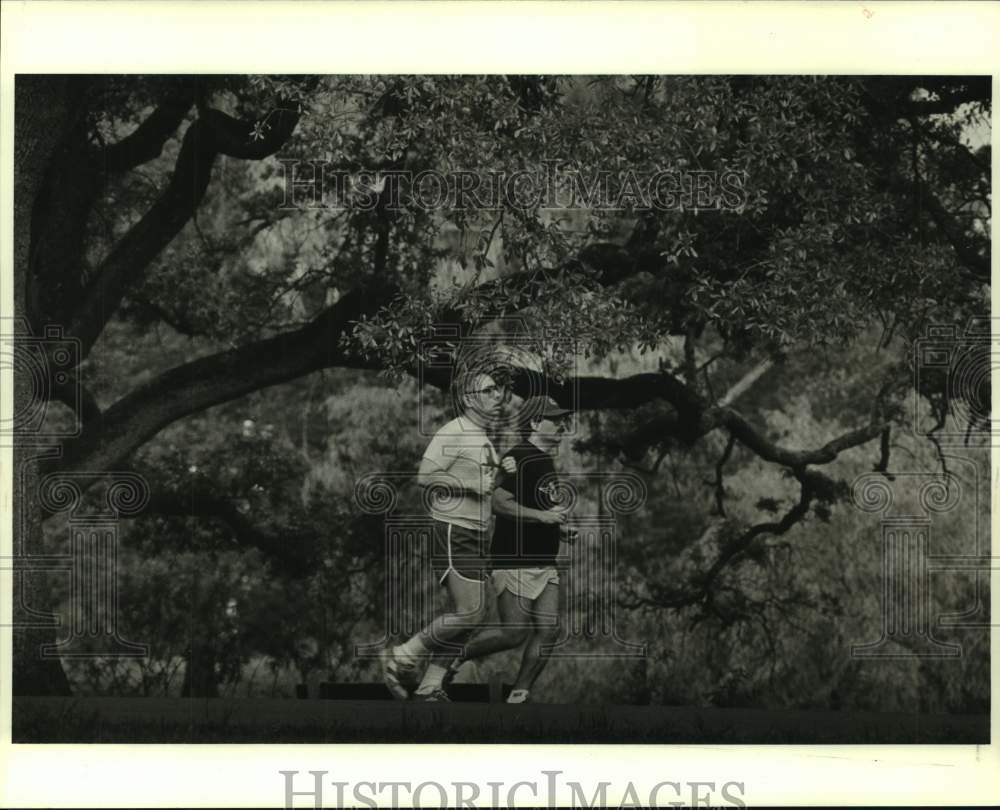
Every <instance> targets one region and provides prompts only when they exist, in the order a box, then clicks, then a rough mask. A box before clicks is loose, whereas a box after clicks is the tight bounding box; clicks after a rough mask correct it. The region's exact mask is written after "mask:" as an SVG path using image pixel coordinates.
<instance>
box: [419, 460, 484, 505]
mask: <svg viewBox="0 0 1000 810" xmlns="http://www.w3.org/2000/svg"><path fill="white" fill-rule="evenodd" d="M446 458H448V459H450V462H451V463H447V465H446V466H445V467H442V466H441V462H439V461H436V460H434V459H430V458H428V457H427V456H424V457H423V458H422V459H420V467H419V468H418V469H417V485H418V486H421V487H424V488H425V489H428V488H430V489H433V488H440V489H441V490H443V491H447V492H454V493H456V494H461V493H471V494H472V495H475V496H476V497H478V498H487V497H489V495H490V492H491V491H492V478H490V477H489V476H482V475H480V476H478V477H477V478H475V479H473V480H469V479H461V478H459V477H458V476H456V475H453V474H452V473H450V472H448V471H449V470H450V469H451V467H452V465H453V462H454V456H449V457H446Z"/></svg>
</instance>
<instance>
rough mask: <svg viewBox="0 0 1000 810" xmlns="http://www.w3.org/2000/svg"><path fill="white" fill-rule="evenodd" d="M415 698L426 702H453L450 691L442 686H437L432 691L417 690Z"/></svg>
mask: <svg viewBox="0 0 1000 810" xmlns="http://www.w3.org/2000/svg"><path fill="white" fill-rule="evenodd" d="M413 700H419V701H422V702H424V703H451V698H450V697H448V693H447V692H445V691H444V689H441V688H440V687H435V688H434V689H432V690H431V691H430V692H416V693H415V694H414V695H413Z"/></svg>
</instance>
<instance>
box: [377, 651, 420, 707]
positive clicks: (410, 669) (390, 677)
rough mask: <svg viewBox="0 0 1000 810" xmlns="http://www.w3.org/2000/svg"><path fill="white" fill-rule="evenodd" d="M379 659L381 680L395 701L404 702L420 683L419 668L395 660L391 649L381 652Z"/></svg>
mask: <svg viewBox="0 0 1000 810" xmlns="http://www.w3.org/2000/svg"><path fill="white" fill-rule="evenodd" d="M379 658H380V659H381V661H382V680H383V681H384V682H385V685H386V687H387V688H388V689H389V691H390V692H391V693H392V696H393V697H394V698H396V700H406V699H408V698H409V697H410V692H412V691H413V690H414V689H416V688H417V685H418V684H419V683H420V667H418V666H416V665H415V664H404V663H403V662H402V661H400V660H399V659H398V658H396V655H395V652H394V651H393V649H392V648H391V647H386V648H385V649H383V650H382V652H381V654H380V655H379Z"/></svg>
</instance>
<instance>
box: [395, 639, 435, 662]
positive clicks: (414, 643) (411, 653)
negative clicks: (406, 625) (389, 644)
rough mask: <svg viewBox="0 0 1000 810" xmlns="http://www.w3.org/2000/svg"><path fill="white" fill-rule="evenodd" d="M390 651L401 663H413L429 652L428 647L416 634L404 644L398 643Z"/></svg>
mask: <svg viewBox="0 0 1000 810" xmlns="http://www.w3.org/2000/svg"><path fill="white" fill-rule="evenodd" d="M392 652H393V655H395V656H396V659H397V660H398V661H399V662H400V663H401V664H407V665H413V664H416V663H417V661H418V660H419V659H421V658H423V657H424V656H426V655H427V653H429V652H430V649H429V648H428V647H427V645H426V644H424V642H423V639H421V638H420V635H419V634H418V635H415V636H414V637H413V638H411V639H410V640H409V641H407V642H406V643H405V644H400V645H399V646H398V647H396V648H395V649H394V650H393V651H392Z"/></svg>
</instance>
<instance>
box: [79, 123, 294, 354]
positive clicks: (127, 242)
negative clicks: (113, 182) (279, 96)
mask: <svg viewBox="0 0 1000 810" xmlns="http://www.w3.org/2000/svg"><path fill="white" fill-rule="evenodd" d="M298 118H299V114H298V112H297V111H291V110H286V109H279V110H278V111H277V115H276V118H275V120H274V122H273V123H272V124H271V125H270V129H269V130H267V131H266V132H265V133H264V134H262V135H261V137H260V138H258V139H257V140H255V139H254V132H255V128H254V126H253V125H251V124H248V123H247V122H245V121H240V120H239V119H236V118H233V117H232V116H229V115H226V114H225V113H222V112H219V111H218V110H211V109H207V110H205V111H204V112H203V113H202V115H201V116H200V117H199V118H198V120H197V121H195V122H194V123H193V124H191V126H189V127H188V129H187V132H186V133H185V134H184V141H183V143H182V145H181V151H180V154H179V155H178V157H177V164H176V166H175V168H174V173H173V176H172V177H171V178H170V184H169V185H168V186H167V188H166V190H165V191H164V192H163V194H162V195H161V196H160V198H159V199H158V200H157V201H156V202H155V203H154V204H153V206H152V207H151V208H150V209H149V211H148V212H147V213H146V215H145V216H144V217H143V218H142V219H141V220H139V222H137V223H136V224H135V225H133V226H132V228H130V229H129V231H128V233H126V234H125V235H124V236H123V237H122V238H121V239H120V240H119V242H118V244H116V245H115V247H114V248H113V249H112V251H111V253H109V254H108V256H106V257H105V259H104V261H103V262H101V264H100V266H99V267H98V268H97V270H96V278H95V280H94V281H93V282H92V283H91V284H90V286H88V287H87V289H86V290H85V291H84V294H83V296H82V299H81V301H80V303H79V305H78V306H77V307H76V310H75V312H74V313H73V316H72V318H71V319H70V322H69V326H68V328H67V334H68V336H70V337H73V338H76V339H78V340H79V341H80V342H81V344H82V347H81V348H82V351H81V357H86V355H87V353H88V352H89V351H90V348H91V347H92V346H93V345H94V342H95V341H96V340H97V337H98V336H99V335H100V334H101V332H102V331H103V329H104V325H105V324H106V323H107V321H108V319H109V318H110V317H111V315H112V314H114V312H115V311H116V310H117V309H118V306H119V304H120V303H121V300H122V298H123V297H124V295H125V292H126V291H127V290H128V289H129V287H131V286H132V285H133V284H134V283H135V282H136V281H137V280H138V279H139V278H140V277H141V275H142V273H143V271H144V270H145V269H146V267H147V266H148V265H149V263H150V262H151V261H152V260H153V259H154V258H156V256H158V255H159V254H160V252H161V251H162V250H163V249H164V248H165V247H166V246H167V245H168V244H169V243H170V242H171V240H172V239H173V238H174V237H175V236H177V234H178V233H180V231H181V229H182V228H183V227H184V226H185V225H186V224H187V222H188V220H189V219H190V218H191V216H192V215H193V214H194V212H195V210H196V209H197V207H198V205H199V204H200V203H201V201H202V199H203V198H204V196H205V192H206V191H207V189H208V183H209V180H210V178H211V174H212V166H213V165H214V163H215V158H216V157H217V156H218V155H219V154H224V155H231V156H233V157H240V158H246V159H249V160H259V159H261V158H265V157H268V156H269V155H272V154H274V153H275V152H276V151H277V150H278V149H279V148H280V147H281V146H282V144H284V143H285V141H286V140H287V139H288V137H289V136H290V135H291V133H292V130H293V129H294V128H295V125H296V123H297V122H298Z"/></svg>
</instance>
